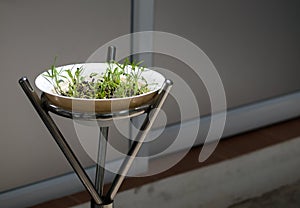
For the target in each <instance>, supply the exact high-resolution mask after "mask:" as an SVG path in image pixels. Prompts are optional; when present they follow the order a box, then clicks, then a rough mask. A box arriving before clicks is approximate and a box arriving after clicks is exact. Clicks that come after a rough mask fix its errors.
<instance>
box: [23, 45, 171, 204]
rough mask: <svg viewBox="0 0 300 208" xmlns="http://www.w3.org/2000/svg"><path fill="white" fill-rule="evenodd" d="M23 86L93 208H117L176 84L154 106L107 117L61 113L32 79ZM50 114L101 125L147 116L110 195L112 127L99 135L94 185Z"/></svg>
mask: <svg viewBox="0 0 300 208" xmlns="http://www.w3.org/2000/svg"><path fill="white" fill-rule="evenodd" d="M114 56H115V48H114V47H109V50H108V57H107V60H108V61H110V60H113V59H114ZM19 83H20V85H21V87H22V89H23V90H24V92H25V94H26V95H27V97H28V98H29V100H30V102H31V104H32V105H33V107H34V108H35V110H36V111H37V113H38V114H39V116H40V118H41V119H42V121H43V122H44V124H45V125H46V127H47V128H48V130H49V132H50V133H51V135H52V137H53V138H54V140H55V141H56V143H57V145H58V146H59V148H60V149H61V151H62V152H63V154H64V155H65V157H66V159H67V160H68V162H69V163H70V165H71V166H72V168H73V169H74V171H75V173H76V174H77V176H78V177H79V179H80V180H81V182H82V184H83V185H84V187H85V188H86V190H87V191H88V193H89V194H90V196H91V198H92V199H91V207H92V208H113V200H114V197H115V196H116V194H117V192H118V190H119V188H120V186H121V184H122V183H123V181H124V179H125V176H126V175H127V173H128V171H129V169H130V167H131V165H132V163H133V161H134V158H135V157H136V156H137V154H138V152H139V150H140V148H141V146H142V144H143V142H144V140H145V138H146V136H147V134H148V132H149V131H150V129H151V127H152V124H153V122H154V120H155V119H156V117H157V115H158V112H159V110H160V109H161V107H162V105H163V103H164V101H165V99H166V97H167V96H168V93H169V91H170V89H171V87H172V84H173V83H172V81H170V80H166V81H165V82H164V84H163V86H162V87H161V89H160V90H159V92H158V94H157V96H156V98H155V100H154V102H153V103H151V104H147V105H144V106H140V107H137V108H135V109H129V110H126V111H121V112H111V113H106V114H98V113H96V114H91V113H76V112H71V111H67V110H64V109H61V108H59V107H57V106H55V105H53V104H51V103H50V102H49V101H48V100H47V98H46V97H45V96H44V95H43V94H42V96H41V99H40V98H39V97H38V95H37V93H36V92H35V91H34V89H33V88H32V87H31V85H30V83H29V81H28V79H27V78H26V77H22V78H21V79H20V80H19ZM49 112H52V113H55V114H57V115H60V116H63V117H67V118H71V119H72V118H74V117H75V118H79V119H83V120H91V119H96V120H97V121H98V122H109V121H112V119H114V118H120V119H121V118H132V117H135V116H138V115H141V114H146V118H145V120H144V122H143V124H142V126H141V128H140V131H139V133H138V135H137V137H136V139H135V140H134V141H133V142H132V144H131V147H130V149H129V151H128V153H127V157H126V158H125V160H124V161H123V163H122V165H121V167H120V169H119V172H118V174H116V176H115V178H114V180H113V183H112V185H111V187H110V188H109V190H108V192H107V193H106V194H105V193H103V185H104V184H103V179H104V173H105V160H106V146H107V141H108V130H109V129H108V127H102V126H101V127H100V135H99V148H98V158H97V164H96V177H95V184H93V183H92V181H91V180H90V178H89V177H88V175H87V173H86V171H85V170H84V168H83V167H82V165H81V164H80V162H79V160H78V158H77V157H76V155H75V153H74V152H73V151H72V149H71V147H70V146H69V144H68V143H67V141H66V140H65V138H64V137H63V135H62V133H61V132H60V130H59V128H58V127H57V125H56V124H55V122H54V121H53V119H52V118H51V116H50V115H49ZM150 112H151V116H150Z"/></svg>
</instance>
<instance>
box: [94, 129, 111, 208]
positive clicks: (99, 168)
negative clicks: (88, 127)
mask: <svg viewBox="0 0 300 208" xmlns="http://www.w3.org/2000/svg"><path fill="white" fill-rule="evenodd" d="M108 129H109V128H108V127H100V132H99V145H98V158H97V164H96V175H95V188H96V190H97V191H98V194H99V196H103V186H104V173H105V160H106V149H107V141H108ZM100 207H101V205H97V204H96V203H95V202H94V201H93V200H92V201H91V208H100Z"/></svg>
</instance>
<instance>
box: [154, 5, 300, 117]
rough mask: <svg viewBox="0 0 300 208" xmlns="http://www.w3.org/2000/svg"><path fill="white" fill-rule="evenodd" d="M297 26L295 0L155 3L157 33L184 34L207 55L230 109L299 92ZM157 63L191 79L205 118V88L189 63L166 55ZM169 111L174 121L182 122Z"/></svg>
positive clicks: (158, 57)
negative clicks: (218, 76) (219, 79)
mask: <svg viewBox="0 0 300 208" xmlns="http://www.w3.org/2000/svg"><path fill="white" fill-rule="evenodd" d="M299 25H300V2H299V1H297V0H287V1H286V0H264V1H260V0H254V1H241V0H226V1H221V0H186V1H182V0H163V1H159V0H157V1H155V15H154V29H155V30H159V31H165V32H170V33H174V34H177V35H179V36H182V37H184V38H186V39H188V40H190V41H192V42H193V43H195V44H196V45H197V46H198V47H200V48H201V49H202V50H203V51H204V52H205V53H206V54H207V55H208V57H209V58H210V59H211V61H212V62H213V63H214V65H215V67H216V69H217V71H218V72H219V74H220V77H221V79H222V81H223V84H224V88H225V92H226V98H227V103H228V107H229V108H234V107H238V106H242V105H244V104H249V103H253V102H256V101H261V100H264V99H267V98H271V97H276V96H280V95H283V94H286V93H290V92H293V91H296V90H299V89H300V82H299V77H300V70H299V69H300V61H299V60H300V27H299ZM178 50H180V49H178ZM190 55H191V56H192V54H190ZM154 65H155V66H159V67H164V68H166V69H170V70H173V71H175V72H176V73H177V74H179V75H180V76H181V77H183V78H184V79H185V80H188V83H189V84H190V85H191V87H192V89H193V90H194V93H195V95H196V97H197V98H198V103H199V108H200V112H201V115H207V114H209V113H210V103H209V99H208V95H207V92H206V90H205V87H204V86H203V83H202V81H201V80H200V79H198V78H197V76H195V74H193V73H192V71H191V69H190V68H189V67H188V66H187V65H185V64H184V63H182V62H180V61H178V60H176V59H174V58H171V57H167V56H163V55H155V56H154ZM168 105H169V104H167V105H166V106H168ZM166 111H169V113H168V114H169V115H170V120H171V122H176V121H178V120H179V119H180V118H179V117H178V116H176V115H177V114H174V113H172V111H173V109H170V108H169V109H167V108H166ZM191 117H193V116H192V115H191Z"/></svg>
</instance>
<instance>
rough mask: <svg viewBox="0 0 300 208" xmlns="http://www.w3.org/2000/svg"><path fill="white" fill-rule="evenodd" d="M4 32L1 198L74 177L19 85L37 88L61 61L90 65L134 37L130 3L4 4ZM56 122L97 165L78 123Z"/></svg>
mask: <svg viewBox="0 0 300 208" xmlns="http://www.w3.org/2000/svg"><path fill="white" fill-rule="evenodd" d="M0 27H1V29H0V45H1V46H0V59H1V69H0V70H1V82H0V87H1V89H2V96H1V102H0V115H1V118H2V119H1V120H0V165H1V168H0V192H1V191H4V190H8V189H11V188H15V187H19V186H22V185H27V184H30V183H32V182H37V181H40V180H43V179H47V178H50V177H54V176H58V175H60V174H64V173H66V172H69V171H71V168H70V167H69V165H68V164H67V163H66V160H65V158H64V157H63V156H62V153H61V152H60V151H59V150H58V147H57V145H56V144H55V143H54V141H52V138H51V137H50V135H49V133H48V131H47V130H46V128H45V127H44V126H43V125H42V123H41V121H40V119H39V117H38V116H37V114H36V112H35V111H34V110H33V108H32V106H31V105H30V103H29V101H28V99H27V98H26V97H25V95H24V93H23V91H22V90H21V88H20V87H19V85H18V83H17V82H18V79H19V78H20V77H21V76H24V75H26V76H28V78H29V79H30V80H31V81H32V83H33V81H34V79H35V77H36V76H37V75H38V74H40V73H41V72H42V71H44V70H45V69H47V68H49V67H50V65H51V64H52V63H53V60H54V57H55V56H56V55H57V56H58V60H57V64H58V65H63V64H68V63H74V62H77V63H78V62H84V61H85V60H86V59H87V58H88V57H89V56H90V55H91V53H93V52H94V51H95V50H96V49H97V48H98V47H100V46H102V45H103V44H105V43H106V42H108V41H110V40H112V39H114V38H117V37H118V36H120V35H124V34H127V33H129V32H130V0H125V1H124V0H118V1H117V0H114V1H110V0H101V1H99V0H89V1H85V0H63V1H59V0H54V1H39V0H26V1H10V0H1V1H0ZM104 59H105V57H104ZM99 61H100V60H99ZM56 120H57V121H58V122H59V125H60V126H61V127H62V129H63V133H64V135H65V136H66V138H69V140H70V142H71V145H72V146H73V147H74V149H75V151H76V153H77V154H78V155H79V156H80V159H81V161H82V162H83V164H84V165H85V166H89V165H91V164H93V163H92V162H91V160H90V159H89V157H88V156H87V155H86V154H85V153H84V151H83V150H82V147H81V146H80V144H79V142H78V139H77V137H76V135H75V133H74V127H73V123H72V122H70V121H69V120H67V119H58V118H56ZM109 158H110V159H113V158H114V155H110V156H109Z"/></svg>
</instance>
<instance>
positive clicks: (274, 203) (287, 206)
mask: <svg viewBox="0 0 300 208" xmlns="http://www.w3.org/2000/svg"><path fill="white" fill-rule="evenodd" d="M261 207H264V208H282V207H284V208H299V207H300V181H298V182H297V183H294V184H292V185H288V186H284V187H281V188H279V189H277V190H274V191H271V192H269V193H266V194H263V195H262V196H260V197H256V198H253V199H249V200H246V201H244V202H241V203H238V204H236V205H233V206H230V207H229V208H261Z"/></svg>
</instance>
